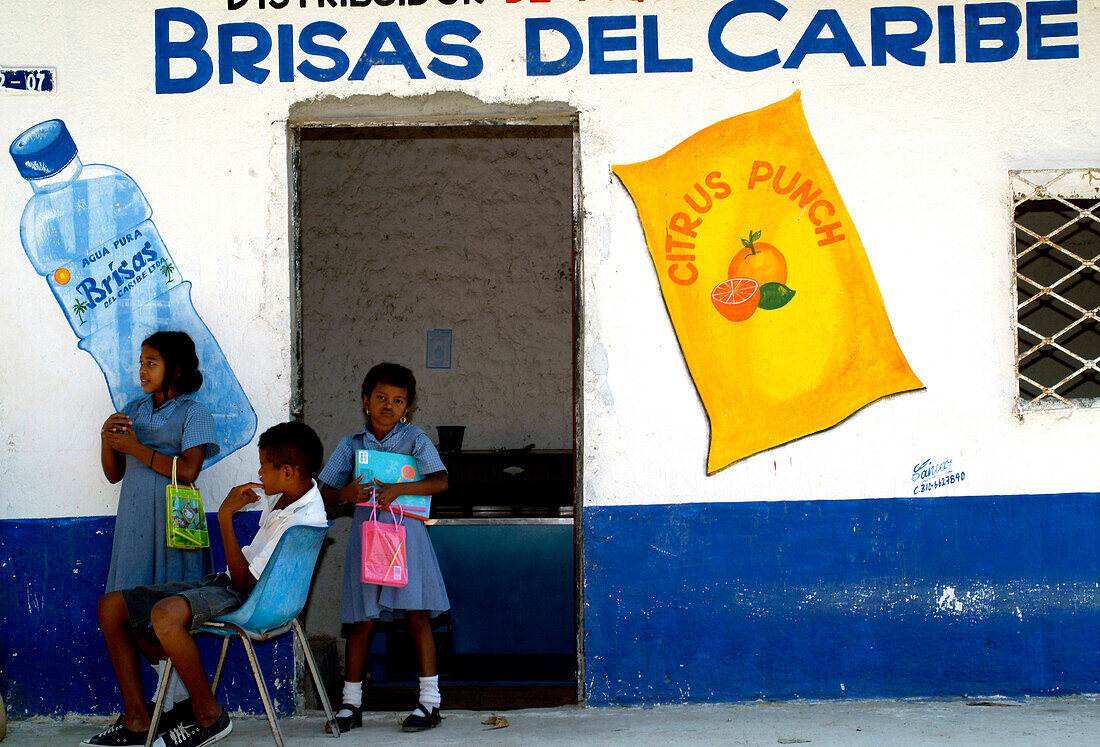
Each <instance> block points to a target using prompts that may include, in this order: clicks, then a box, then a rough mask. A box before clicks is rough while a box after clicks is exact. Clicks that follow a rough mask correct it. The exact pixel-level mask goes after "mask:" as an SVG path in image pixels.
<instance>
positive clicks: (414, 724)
mask: <svg viewBox="0 0 1100 747" xmlns="http://www.w3.org/2000/svg"><path fill="white" fill-rule="evenodd" d="M442 721H443V717H442V716H440V715H439V709H438V708H432V709H430V710H429V708H428V707H427V706H426V705H424V704H423V703H418V704H417V705H416V708H414V709H413V712H412V713H410V714H409V715H408V716H406V717H405V720H404V721H402V722H401V731H427V730H428V729H434V728H435V727H437V726H439V724H440V723H441V722H442Z"/></svg>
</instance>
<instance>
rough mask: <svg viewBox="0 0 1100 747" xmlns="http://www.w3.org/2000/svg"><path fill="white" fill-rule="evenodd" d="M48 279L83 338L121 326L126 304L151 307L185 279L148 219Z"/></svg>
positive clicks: (77, 331)
mask: <svg viewBox="0 0 1100 747" xmlns="http://www.w3.org/2000/svg"><path fill="white" fill-rule="evenodd" d="M47 280H48V282H49V284H50V289H51V290H52V291H53V294H54V296H56V297H57V301H58V303H59V304H60V306H61V308H62V309H64V310H65V316H66V318H67V319H68V320H69V324H70V325H71V326H72V328H73V331H74V332H76V334H77V335H79V336H80V337H82V338H83V337H87V336H88V335H90V334H92V333H93V332H95V331H96V330H97V329H99V328H100V327H102V326H104V325H107V324H114V323H116V322H117V319H118V317H119V307H120V306H128V307H131V308H133V307H137V306H140V305H143V304H145V303H148V302H149V301H150V300H152V299H154V298H156V297H157V296H159V295H160V294H161V293H164V292H165V291H166V290H167V289H168V288H170V287H172V286H173V285H175V284H177V283H178V282H179V280H180V275H179V271H178V270H176V266H175V264H174V263H173V262H172V257H171V256H170V255H169V254H168V250H167V249H166V248H165V246H164V242H163V241H161V238H160V234H159V233H158V232H157V227H156V226H155V225H154V224H153V222H152V221H151V220H146V221H143V222H141V223H139V224H138V225H137V226H136V227H134V228H133V229H132V230H130V231H127V232H126V233H124V234H122V235H121V236H116V237H115V238H114V239H112V240H111V241H108V242H107V243H105V244H103V245H101V246H97V247H94V248H93V249H91V250H90V251H89V252H88V254H87V255H85V256H84V257H82V258H80V259H78V260H76V261H73V262H71V263H69V264H67V265H63V266H61V267H58V268H57V269H55V270H54V271H53V273H52V274H50V275H47Z"/></svg>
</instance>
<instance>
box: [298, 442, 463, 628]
mask: <svg viewBox="0 0 1100 747" xmlns="http://www.w3.org/2000/svg"><path fill="white" fill-rule="evenodd" d="M359 449H368V450H372V451H387V452H390V453H391V454H406V455H408V456H411V457H412V458H413V459H415V460H416V468H417V469H418V470H419V471H420V474H421V475H422V476H423V475H429V474H431V473H433V472H446V471H447V468H446V467H444V466H443V462H442V461H441V460H440V458H439V452H438V451H436V449H435V444H433V443H432V440H431V439H430V438H428V434H426V433H425V432H424V431H422V430H421V429H420V428H417V427H416V426H415V425H409V424H408V423H398V424H397V425H395V426H394V427H393V430H392V431H390V432H389V433H387V434H386V436H385V438H383V439H382V440H381V441H379V440H378V439H376V438H375V437H374V435H373V434H372V433H371V432H370V431H369V430H368V429H366V428H364V429H363V430H361V431H359V432H358V433H356V434H354V435H351V436H345V437H344V438H342V439H340V444H339V446H337V447H336V450H335V451H334V452H333V454H332V457H331V458H330V459H329V460H328V464H326V465H325V468H324V469H323V470H321V474H320V475H319V476H318V478H317V479H318V480H319V481H320V482H323V483H325V484H326V485H329V486H331V487H334V488H342V487H344V486H345V485H347V484H348V483H349V482H351V481H352V480H353V479H354V477H355V456H356V452H357V451H358V450H359ZM370 513H371V509H370V507H369V506H356V507H355V516H354V520H353V522H352V528H351V536H350V537H349V538H348V549H347V555H346V556H345V558H344V593H343V600H342V601H341V604H340V621H341V622H343V623H354V622H359V621H361V620H392V619H394V618H395V617H399V616H400V615H401V614H402V613H403V612H404V610H428V613H429V615H430V616H432V617H435V616H436V615H441V614H443V613H444V612H446V611H447V610H448V609H450V608H451V602H450V600H449V599H447V589H446V588H445V587H444V586H443V574H442V573H440V572H439V561H438V560H436V557H435V550H434V549H432V541H431V539H430V538H429V537H428V528H427V527H426V526H425V525H424V522H422V521H420V520H419V519H410V518H408V517H406V518H405V519H404V520H403V523H404V525H405V552H406V557H407V560H408V563H409V583H408V584H407V585H406V586H404V587H401V588H397V587H394V586H380V585H378V584H365V583H363V581H362V552H363V529H362V524H363V522H364V521H367V520H369V519H370ZM377 518H378V520H379V521H382V522H386V523H390V524H392V523H393V518H392V517H391V516H390V512H389V511H388V510H380V511H378V514H377Z"/></svg>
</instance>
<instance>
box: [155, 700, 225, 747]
mask: <svg viewBox="0 0 1100 747" xmlns="http://www.w3.org/2000/svg"><path fill="white" fill-rule="evenodd" d="M231 731H233V722H232V721H230V720H229V711H227V710H225V709H224V708H223V709H222V715H221V716H218V720H217V721H215V722H214V723H213V724H211V725H210V726H199V724H198V722H196V721H186V722H184V723H182V724H178V725H176V726H174V727H173V728H172V730H171V731H170V732H168V733H167V734H165V735H164V736H162V737H160V738H159V739H158V740H157V741H155V742H153V747H203V745H205V744H213V743H214V742H217V741H218V740H219V739H221V738H222V737H225V736H227V735H228V734H229V732H231Z"/></svg>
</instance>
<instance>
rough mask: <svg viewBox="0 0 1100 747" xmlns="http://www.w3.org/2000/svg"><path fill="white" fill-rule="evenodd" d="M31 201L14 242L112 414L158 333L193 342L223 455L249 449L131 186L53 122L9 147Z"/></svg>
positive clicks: (173, 268) (203, 330)
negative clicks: (83, 152)
mask: <svg viewBox="0 0 1100 747" xmlns="http://www.w3.org/2000/svg"><path fill="white" fill-rule="evenodd" d="M10 153H11V156H12V158H13V159H14V160H15V165H16V167H17V168H18V169H19V173H20V174H21V175H22V176H23V178H25V179H26V180H27V181H28V182H29V183H30V185H31V189H32V190H33V192H34V194H33V196H32V197H31V199H30V201H29V202H28V203H27V206H26V208H24V210H23V218H22V220H21V221H20V224H19V235H20V238H21V239H22V241H23V248H24V249H25V250H26V252H27V257H28V258H29V259H30V261H31V264H32V265H33V266H34V269H35V270H36V271H37V272H38V274H39V275H42V276H43V277H44V278H46V282H47V283H48V284H49V286H50V290H52V291H53V294H54V296H55V297H56V298H57V303H58V304H59V305H60V306H61V310H62V311H63V312H64V314H65V317H66V319H68V321H69V324H70V325H71V326H72V328H73V332H75V333H76V335H77V337H78V338H80V342H79V344H78V346H79V347H80V349H81V350H85V351H87V352H89V353H91V355H92V357H93V358H94V359H95V361H96V363H98V364H99V367H100V369H101V370H102V371H103V375H104V377H105V378H106V379H107V388H108V389H109V391H110V394H111V400H112V402H113V403H114V406H115V409H116V410H121V409H122V408H123V407H124V406H125V405H126V404H127V403H128V402H130V401H132V400H133V399H136V398H137V397H140V396H142V391H141V386H140V384H139V383H138V380H137V376H136V374H135V371H136V370H137V360H138V357H139V355H140V352H141V341H142V340H143V339H145V338H146V337H148V336H149V335H150V334H152V333H153V332H155V331H157V330H160V329H170V330H182V331H184V332H187V333H188V334H189V335H191V338H192V339H193V340H194V341H195V347H196V349H197V352H198V355H199V362H200V365H201V367H202V373H203V379H204V383H203V386H202V388H201V389H200V390H199V391H198V392H196V394H195V396H196V398H197V399H199V400H201V401H203V402H204V403H205V404H206V406H207V407H208V408H209V409H210V412H211V413H213V415H214V420H215V423H216V425H217V429H218V444H219V446H221V451H220V452H219V453H218V455H217V456H216V457H213V458H211V459H210V460H209V461H208V462H207V464H208V465H209V464H213V463H214V462H216V461H217V460H219V459H221V458H223V457H225V456H226V455H227V454H230V453H232V452H233V451H235V450H237V449H239V448H240V447H242V446H244V445H246V444H247V443H248V442H249V441H251V440H252V436H253V434H255V432H256V412H255V411H254V410H253V409H252V405H251V404H250V403H249V401H248V397H247V396H245V393H244V390H243V389H242V388H241V384H240V382H239V381H237V377H236V375H235V374H234V373H233V369H232V368H230V366H229V362H228V361H227V360H226V358H225V355H224V354H223V353H222V350H221V347H220V346H219V345H218V342H217V340H215V339H214V336H213V335H212V334H211V333H210V330H209V329H207V327H206V324H204V323H203V321H202V319H201V318H200V317H199V315H198V313H197V312H196V311H195V307H194V306H193V305H192V303H191V283H190V282H188V281H186V280H184V279H183V275H182V274H181V272H180V269H179V267H178V266H177V265H176V263H175V262H173V261H172V257H171V255H170V254H169V253H168V249H167V248H166V247H165V246H164V242H163V241H162V240H161V237H160V234H159V233H158V232H157V227H156V225H155V224H154V223H153V221H152V215H153V209H152V207H151V206H150V205H149V202H148V200H146V199H145V195H144V194H142V192H141V189H140V188H139V187H138V185H137V183H136V182H135V181H134V180H133V179H131V178H130V177H129V176H128V175H127V174H125V173H123V172H122V171H121V170H119V169H116V168H114V167H112V166H107V165H104V164H88V165H84V164H82V163H81V161H80V159H79V158H78V157H77V149H76V144H75V142H73V139H72V136H71V135H70V134H69V131H68V128H66V126H65V123H64V122H62V121H61V120H60V119H51V120H49V121H46V122H42V123H40V124H37V125H35V126H34V127H31V128H30V129H28V130H27V131H26V132H24V133H23V134H21V135H20V136H19V137H17V138H16V139H15V141H14V142H13V143H12V144H11V148H10Z"/></svg>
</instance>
